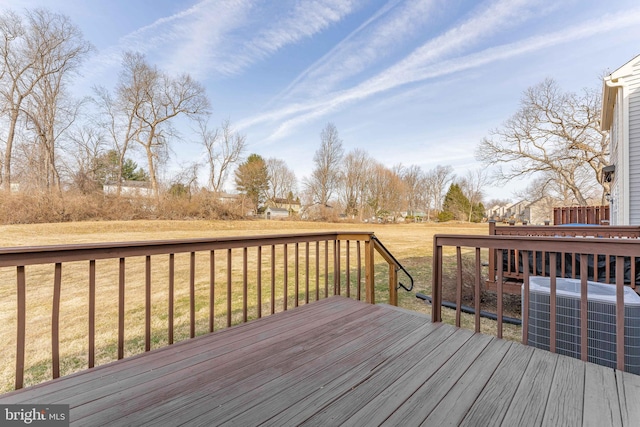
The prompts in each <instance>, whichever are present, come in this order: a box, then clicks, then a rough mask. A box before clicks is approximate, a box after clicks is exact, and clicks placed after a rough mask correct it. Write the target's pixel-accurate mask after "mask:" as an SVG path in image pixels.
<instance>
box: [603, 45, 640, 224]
mask: <svg viewBox="0 0 640 427" xmlns="http://www.w3.org/2000/svg"><path fill="white" fill-rule="evenodd" d="M602 89H603V91H602V112H601V114H602V115H601V118H600V126H601V129H602V130H607V131H609V136H610V138H611V151H610V153H611V155H610V159H611V165H610V166H608V167H606V168H604V170H603V175H604V176H603V178H604V180H605V181H607V182H609V183H610V184H609V185H610V192H609V193H610V194H609V196H608V197H607V198H608V199H609V205H610V221H611V225H640V55H638V56H636V57H635V58H633V59H632V60H631V61H629V62H627V63H626V64H624V65H623V66H622V67H620V68H618V69H617V70H615V71H614V72H613V73H611V74H609V75H608V76H606V77H605V78H604V81H603V85H602Z"/></svg>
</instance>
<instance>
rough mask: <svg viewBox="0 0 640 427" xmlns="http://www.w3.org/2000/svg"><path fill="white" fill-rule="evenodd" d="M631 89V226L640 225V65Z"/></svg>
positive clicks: (637, 66)
mask: <svg viewBox="0 0 640 427" xmlns="http://www.w3.org/2000/svg"><path fill="white" fill-rule="evenodd" d="M634 68H635V74H634V76H633V81H632V82H631V83H632V84H631V85H630V87H629V224H630V225H638V224H640V65H636V66H635V67H634Z"/></svg>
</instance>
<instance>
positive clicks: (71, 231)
mask: <svg viewBox="0 0 640 427" xmlns="http://www.w3.org/2000/svg"><path fill="white" fill-rule="evenodd" d="M349 230H350V231H372V232H374V233H375V234H376V236H377V237H378V238H379V239H380V240H381V241H382V242H383V244H384V245H385V246H386V247H387V248H388V249H389V250H390V251H391V252H392V253H393V254H394V256H395V257H396V258H397V259H399V260H400V262H401V263H402V264H403V265H404V266H405V267H406V268H407V269H408V270H409V271H410V272H411V274H412V275H413V277H414V279H415V289H414V291H417V292H423V293H426V294H431V255H432V250H433V247H432V245H433V242H432V241H433V235H434V234H438V233H456V234H486V233H487V226H486V225H477V224H394V225H390V224H355V223H320V222H297V221H266V220H254V221H95V222H76V223H56V224H30V225H5V226H0V245H1V246H3V247H10V246H39V245H52V244H67V243H91V242H121V241H147V240H170V239H187V238H206V237H221V236H247V235H262V234H283V233H287V234H288V233H304V232H314V231H349ZM312 246H313V245H312ZM301 250H302V248H301ZM312 251H313V248H312ZM220 255H222V256H224V254H220ZM199 256H200V255H197V257H199ZM292 256H293V254H292V252H290V253H289V258H290V259H291V257H292ZM263 257H264V258H263V269H264V270H265V271H267V270H268V269H269V261H270V260H269V255H268V254H266V253H265V254H263ZM188 262H189V261H188V255H187V254H178V255H176V278H184V279H180V280H178V279H177V280H176V293H175V301H176V303H175V304H176V309H175V310H176V321H175V323H176V331H175V333H176V341H178V340H181V339H186V338H187V337H188V334H189V332H188V322H189V314H188V304H189V289H188V283H187V282H188V280H187V279H186V278H188V276H189V270H188ZM251 262H252V263H253V264H249V271H250V272H252V273H250V277H249V282H250V283H251V282H255V276H253V275H254V274H255V273H253V272H254V271H255V270H256V268H257V266H256V265H255V260H250V263H251ZM279 262H280V264H278V274H279V277H282V271H283V269H284V261H283V260H280V261H279ZM376 262H377V263H380V264H377V265H376V283H377V284H378V286H377V289H376V296H377V300H378V301H381V302H384V301H386V298H387V297H386V294H387V285H386V280H387V274H388V271H387V269H386V264H384V263H383V261H382V260H381V259H376ZM216 263H217V264H216V265H220V266H223V265H224V264H225V260H224V257H223V258H220V259H219V260H217V261H216ZM196 265H197V271H196V300H197V301H198V303H197V305H196V320H197V333H198V334H202V333H205V332H206V331H207V322H208V310H209V307H208V303H206V302H207V301H208V262H199V263H197V264H196ZM152 267H153V270H152V274H151V277H152V289H153V296H152V305H153V313H152V317H153V324H152V330H153V331H157V333H154V336H153V337H152V348H157V347H160V346H163V345H166V344H167V337H166V335H167V333H166V330H167V314H166V313H167V300H168V290H167V285H166V283H167V281H168V278H167V262H166V260H159V261H157V260H155V259H154V261H153V262H152ZM239 267H240V262H236V260H234V270H236V272H237V273H238V274H236V276H238V277H239V276H241V272H239V271H237V270H238V269H239ZM304 268H305V265H304V262H302V263H301V264H300V269H301V271H304ZM312 268H313V267H312ZM117 271H118V270H117V261H115V260H106V261H98V262H97V304H98V310H97V319H96V323H97V327H96V336H97V341H98V342H97V345H98V346H99V347H100V349H99V352H98V354H97V360H96V364H102V363H105V362H108V361H111V360H114V359H115V357H116V346H115V335H114V331H116V330H117V315H116V313H117V311H116V309H117V307H116V305H117V304H116V301H117V295H118V291H117V280H118V279H117ZM289 271H290V273H289V274H290V280H289V292H290V293H291V292H292V289H293V288H292V286H293V282H292V280H291V276H293V271H292V270H291V269H290V270H289ZM144 274H145V273H144V264H143V260H131V261H129V260H128V261H127V270H126V280H127V291H126V316H125V318H126V328H125V330H126V337H125V338H126V339H127V343H126V346H125V348H126V352H125V356H127V355H131V354H135V353H138V352H140V351H143V349H144V341H143V339H144V277H145V276H144ZM225 274H226V272H224V271H221V272H219V273H218V277H217V278H216V294H217V295H218V296H219V301H218V302H216V306H215V310H216V313H217V315H216V324H217V327H223V326H224V324H225V319H226V306H225V305H226V303H225V300H226V282H225V277H224V275H225ZM265 280H266V279H265ZM354 280H355V278H354V277H352V281H354ZM401 281H403V278H402V277H401ZM0 283H3V284H4V285H3V287H2V288H0V321H1V322H2V324H3V329H2V331H3V332H2V333H1V335H0V338H1V339H2V340H3V343H4V346H3V347H2V349H0V360H2V361H3V367H2V370H1V371H0V391H2V390H4V391H7V390H9V389H10V388H11V387H12V384H13V371H14V366H15V354H14V353H15V307H16V299H15V270H14V269H2V270H0ZM52 283H53V271H52V268H50V266H47V267H29V268H28V281H27V289H28V292H27V306H28V307H27V310H28V313H29V317H28V318H27V343H28V352H27V360H26V365H27V366H30V367H31V368H30V369H29V370H28V371H27V372H26V376H25V383H26V384H33V383H37V382H39V381H42V380H43V379H46V378H50V376H51V367H50V362H49V360H50V357H51V300H52V293H53V291H52V286H51V284H52ZM86 283H88V272H87V268H86V263H74V264H65V265H64V266H63V289H62V302H61V319H60V323H61V325H63V330H62V331H61V342H62V343H61V352H62V353H61V358H62V366H61V371H62V373H63V374H67V373H70V372H73V371H76V370H79V369H85V368H86V367H87V361H86V354H87V353H88V344H87V342H86V331H87V329H88V319H87V312H88V302H87V301H88V290H87V286H86ZM405 283H406V282H405ZM235 286H238V283H234V287H235ZM300 286H301V289H303V288H304V283H300ZM314 286H315V285H314V283H311V290H310V293H314V291H315V288H314ZM265 288H266V289H264V291H263V299H264V301H269V300H270V298H271V295H270V291H269V289H268V286H265ZM321 288H323V284H322V283H321ZM235 289H238V288H235ZM283 295H284V289H282V285H280V286H277V288H276V294H275V295H274V296H273V297H274V299H275V300H277V301H279V302H281V301H282V299H283ZM313 298H314V297H311V299H312V300H313ZM217 300H218V298H217ZM232 304H233V311H234V313H233V317H234V321H239V316H240V314H239V313H238V307H240V306H241V305H242V297H241V292H239V291H236V292H235V293H234V294H233V299H232ZM292 304H293V302H292V301H289V307H291V306H292ZM399 305H400V306H401V307H404V308H408V309H411V310H415V311H419V312H423V313H426V314H430V312H431V307H430V306H428V305H427V304H425V303H424V302H422V301H420V300H418V299H416V298H415V294H414V293H407V292H404V291H399ZM249 306H250V307H251V308H250V313H249V316H250V318H254V317H256V311H257V310H256V308H255V303H253V304H252V303H251V302H249ZM268 310H269V305H268V303H265V304H264V305H263V312H265V313H267V312H268ZM443 310H444V313H443V317H444V319H445V322H448V323H453V319H454V314H453V312H451V311H449V310H446V309H443ZM471 322H473V317H472V316H466V315H465V316H463V325H464V326H465V327H470V328H472V327H473V326H472V323H471ZM482 325H483V326H482V330H483V332H488V333H495V322H491V321H488V320H486V319H483V322H482ZM511 329H513V330H511ZM505 334H506V335H507V336H511V337H512V338H514V339H518V338H519V334H520V332H519V328H507V330H506V331H505Z"/></svg>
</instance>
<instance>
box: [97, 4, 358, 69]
mask: <svg viewBox="0 0 640 427" xmlns="http://www.w3.org/2000/svg"><path fill="white" fill-rule="evenodd" d="M362 1H363V0H302V1H293V0H287V1H284V0H283V1H280V2H278V3H276V4H275V5H274V4H271V3H270V2H266V4H262V3H256V2H255V1H251V0H202V1H200V2H198V3H196V4H195V5H193V6H192V7H190V8H188V9H185V10H183V11H180V12H178V13H176V14H174V15H171V16H167V17H163V18H160V19H158V20H156V21H154V22H153V23H151V24H149V25H146V26H144V27H141V28H139V29H138V30H136V31H134V32H132V33H130V34H127V35H126V36H124V37H122V38H121V39H120V40H119V42H118V44H117V45H115V46H113V47H111V48H110V49H108V50H106V51H104V52H102V53H101V54H100V55H99V56H98V57H96V58H95V59H94V63H95V64H96V65H97V66H99V67H100V68H106V67H111V66H114V65H116V64H119V61H120V55H121V52H122V51H124V50H135V51H138V52H142V53H145V54H147V55H148V56H149V57H151V58H153V60H154V62H155V63H157V64H158V65H159V66H160V67H161V68H162V69H165V70H167V71H169V72H173V73H179V72H189V73H190V74H192V75H193V76H195V77H196V78H203V77H205V76H206V77H211V76H216V75H218V76H232V75H236V74H240V73H242V72H244V71H246V70H247V69H248V68H249V67H250V66H252V65H253V64H255V63H257V62H259V61H262V60H264V59H265V58H267V57H269V56H270V55H273V54H274V53H275V52H277V51H279V50H280V49H282V48H284V47H286V46H288V45H292V44H296V43H298V42H300V41H302V40H304V39H305V38H309V37H312V36H314V35H315V34H317V33H319V32H321V31H323V30H326V29H327V28H328V27H329V26H330V25H332V24H334V23H336V22H339V21H340V20H342V19H344V17H345V16H347V15H349V14H350V13H352V12H353V11H354V10H356V9H357V8H358V7H360V4H361V3H362ZM274 8H275V11H274Z"/></svg>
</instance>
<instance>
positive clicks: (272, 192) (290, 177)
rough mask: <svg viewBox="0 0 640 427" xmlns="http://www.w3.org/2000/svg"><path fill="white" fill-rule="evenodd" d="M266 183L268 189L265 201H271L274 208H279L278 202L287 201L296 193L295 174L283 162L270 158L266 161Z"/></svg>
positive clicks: (289, 201) (279, 203)
mask: <svg viewBox="0 0 640 427" xmlns="http://www.w3.org/2000/svg"><path fill="white" fill-rule="evenodd" d="M266 165H267V176H268V178H267V181H268V184H269V188H268V191H267V199H268V200H271V201H272V202H273V203H274V205H275V206H277V207H281V206H280V205H281V204H282V203H281V202H279V201H282V200H287V202H288V203H291V202H293V200H289V199H290V196H292V195H293V194H294V193H295V192H296V174H295V173H294V172H293V171H292V170H291V169H289V167H288V166H287V164H286V162H285V161H284V160H280V159H275V158H270V159H267V162H266Z"/></svg>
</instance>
